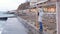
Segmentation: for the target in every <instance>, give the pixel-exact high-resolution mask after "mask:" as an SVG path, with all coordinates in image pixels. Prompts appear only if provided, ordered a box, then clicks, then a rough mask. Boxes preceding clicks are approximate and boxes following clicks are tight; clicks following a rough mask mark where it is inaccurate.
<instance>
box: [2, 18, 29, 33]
mask: <svg viewBox="0 0 60 34" xmlns="http://www.w3.org/2000/svg"><path fill="white" fill-rule="evenodd" d="M2 34H28V30H27V29H26V28H25V27H24V26H23V25H22V24H21V23H20V22H19V21H18V19H17V18H8V20H7V21H6V24H5V27H4V29H3V31H2Z"/></svg>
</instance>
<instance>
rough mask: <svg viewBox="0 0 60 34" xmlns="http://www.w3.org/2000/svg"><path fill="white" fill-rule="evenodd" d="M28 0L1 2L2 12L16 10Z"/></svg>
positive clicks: (5, 0) (0, 8)
mask: <svg viewBox="0 0 60 34" xmlns="http://www.w3.org/2000/svg"><path fill="white" fill-rule="evenodd" d="M24 2H26V0H0V11H9V10H16V9H17V8H18V6H19V5H20V4H21V3H24Z"/></svg>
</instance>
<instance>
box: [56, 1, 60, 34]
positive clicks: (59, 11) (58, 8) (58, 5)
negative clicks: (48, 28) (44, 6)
mask: <svg viewBox="0 0 60 34" xmlns="http://www.w3.org/2000/svg"><path fill="white" fill-rule="evenodd" d="M56 11H57V28H58V32H57V33H58V34H60V0H57V2H56Z"/></svg>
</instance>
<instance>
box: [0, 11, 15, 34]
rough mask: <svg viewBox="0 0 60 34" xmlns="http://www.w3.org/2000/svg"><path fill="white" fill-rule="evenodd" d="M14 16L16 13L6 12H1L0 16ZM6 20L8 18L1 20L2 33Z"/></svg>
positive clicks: (0, 28) (0, 30)
mask: <svg viewBox="0 0 60 34" xmlns="http://www.w3.org/2000/svg"><path fill="white" fill-rule="evenodd" d="M13 16H15V15H14V14H6V13H5V12H0V18H2V17H8V18H10V17H13ZM6 21H7V20H0V34H1V33H2V31H3V29H4V27H5V24H6Z"/></svg>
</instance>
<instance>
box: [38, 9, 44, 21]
mask: <svg viewBox="0 0 60 34" xmlns="http://www.w3.org/2000/svg"><path fill="white" fill-rule="evenodd" d="M43 14H44V13H43V10H42V9H40V10H39V16H38V21H39V22H42V16H43Z"/></svg>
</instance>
